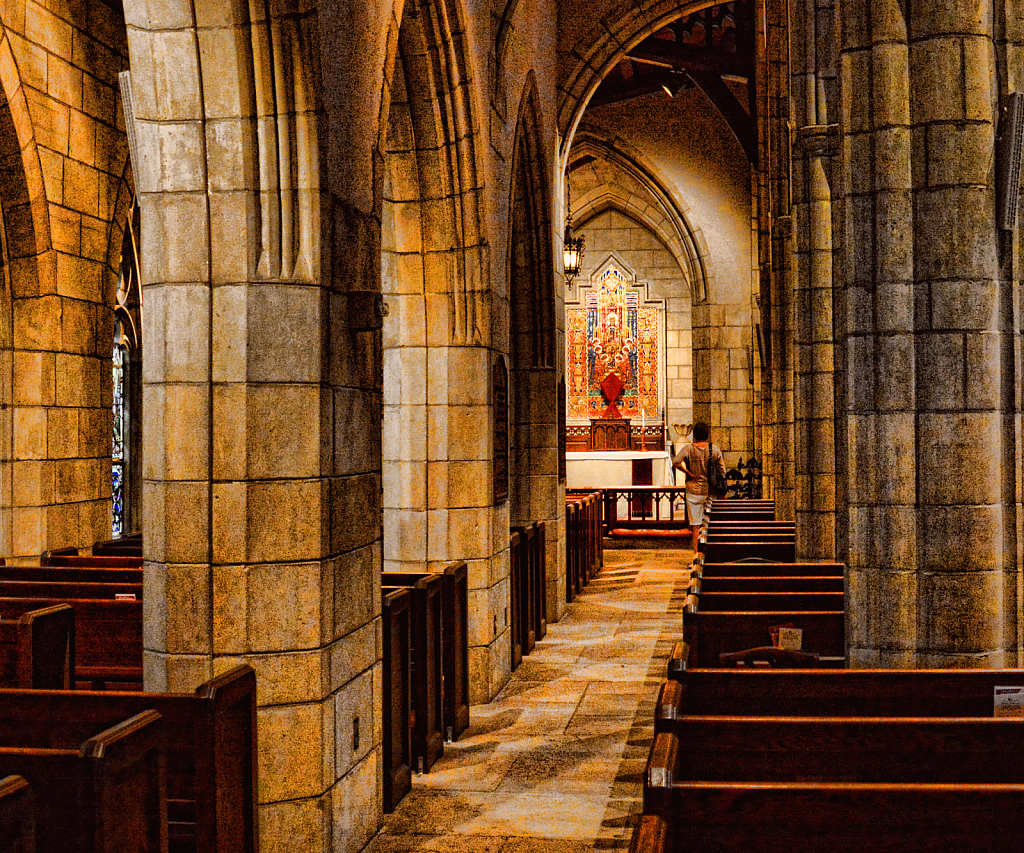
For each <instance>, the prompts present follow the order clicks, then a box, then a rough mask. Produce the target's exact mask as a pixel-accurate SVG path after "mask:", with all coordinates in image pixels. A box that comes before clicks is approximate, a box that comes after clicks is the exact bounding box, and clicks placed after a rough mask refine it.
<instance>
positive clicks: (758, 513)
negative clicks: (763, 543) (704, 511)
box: [708, 502, 775, 521]
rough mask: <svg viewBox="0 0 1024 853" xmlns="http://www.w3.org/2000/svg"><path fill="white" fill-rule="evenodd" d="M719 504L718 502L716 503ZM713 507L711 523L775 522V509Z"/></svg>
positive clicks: (710, 516)
mask: <svg viewBox="0 0 1024 853" xmlns="http://www.w3.org/2000/svg"><path fill="white" fill-rule="evenodd" d="M716 503H717V502H716ZM716 503H713V504H712V505H711V508H710V509H709V510H708V520H709V521H775V509H774V508H769V507H749V508H747V507H741V508H738V509H734V508H732V507H724V506H717V505H716Z"/></svg>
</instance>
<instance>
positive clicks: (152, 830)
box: [0, 693, 167, 853]
mask: <svg viewBox="0 0 1024 853" xmlns="http://www.w3.org/2000/svg"><path fill="white" fill-rule="evenodd" d="M39 695H45V694H44V693H40V694H39ZM6 698H7V697H6V695H5V696H4V697H3V699H0V714H2V715H3V720H4V723H5V725H4V726H3V727H4V731H3V733H2V737H0V776H8V775H18V776H22V777H24V779H25V780H26V781H27V782H28V784H29V785H30V786H31V789H32V793H33V794H34V801H35V811H36V822H35V836H36V839H35V840H36V848H35V849H36V851H37V853H70V851H74V853H163V851H165V850H167V791H166V787H165V777H164V752H163V743H164V722H163V720H162V718H161V716H160V714H159V713H157V712H156V711H154V710H146V711H142V712H141V713H139V714H136V715H134V716H132V717H130V718H127V719H124V720H121V721H119V722H117V723H115V724H114V725H111V726H109V727H107V728H106V729H105V730H103V729H102V726H103V725H105V724H103V723H99V722H98V721H94V720H85V719H83V718H82V717H81V715H77V716H75V717H72V718H70V719H68V720H66V722H68V723H69V725H67V726H66V727H63V728H61V730H60V731H59V732H58V733H56V734H55V736H54V737H52V738H49V739H47V738H40V737H39V732H38V729H37V728H35V727H34V726H32V725H30V724H31V723H33V722H34V720H33V719H32V718H26V719H24V720H22V725H20V726H17V727H15V728H13V730H12V727H11V726H10V725H7V724H6V723H8V722H9V720H10V719H11V713H12V712H11V708H10V706H9V703H8V702H7V701H6ZM76 720H77V721H78V722H80V723H81V725H79V726H73V725H70V723H71V722H72V721H76ZM82 729H84V730H85V731H88V732H91V733H92V734H90V735H89V736H87V737H86V739H84V740H77V741H76V738H80V737H81V730H82ZM97 732H98V733H97Z"/></svg>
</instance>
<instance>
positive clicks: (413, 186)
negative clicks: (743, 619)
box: [380, 0, 509, 702]
mask: <svg viewBox="0 0 1024 853" xmlns="http://www.w3.org/2000/svg"><path fill="white" fill-rule="evenodd" d="M463 22H464V11H463V10H462V9H461V8H460V7H459V5H458V4H457V3H454V2H447V0H424V2H414V3H407V4H406V6H405V8H404V13H403V17H402V20H401V23H400V25H399V26H398V31H397V36H394V42H393V43H394V50H393V54H392V55H393V60H392V67H391V69H390V70H389V74H388V78H387V81H386V84H385V89H384V93H383V96H382V103H381V117H382V127H381V133H380V137H381V139H380V157H381V167H382V172H383V175H382V181H381V183H382V196H381V220H382V230H381V259H382V260H381V269H382V290H383V294H384V298H385V302H386V306H387V308H386V310H387V316H386V317H385V321H384V386H383V387H384V401H383V409H384V426H383V435H384V441H383V452H384V500H385V510H384V561H385V569H392V570H395V569H420V570H422V569H424V568H428V567H432V566H438V565H442V564H444V563H445V562H447V561H450V560H466V561H467V563H468V565H469V587H470V593H469V595H470V613H471V614H472V615H471V617H470V625H469V635H470V659H471V675H470V698H471V700H472V701H473V702H483V701H487V700H489V699H490V698H491V697H493V696H494V694H495V693H496V692H497V690H498V689H499V688H500V687H501V685H502V684H503V683H504V681H505V679H506V678H507V676H508V671H509V666H508V653H507V651H508V642H509V634H508V631H507V630H506V629H507V619H506V615H505V614H506V613H507V607H506V606H505V602H507V600H508V574H509V573H508V558H507V550H508V544H507V539H506V538H505V537H502V536H500V535H498V534H496V533H495V531H500V530H502V529H503V528H504V529H507V527H508V518H507V506H506V505H504V504H499V505H496V501H495V491H494V488H493V478H492V470H493V468H492V466H493V454H494V449H493V444H494V442H493V417H494V415H493V412H494V411H495V409H496V408H497V407H496V406H495V404H494V401H493V399H492V396H493V393H492V389H491V381H490V376H491V367H492V359H493V347H494V341H493V338H492V336H493V330H492V328H491V323H492V320H491V313H490V312H491V308H490V303H489V299H490V296H489V294H488V290H489V287H490V271H489V258H488V254H487V249H486V245H485V241H484V236H483V230H482V229H483V222H482V220H481V210H482V205H483V196H482V187H481V185H480V176H479V168H478V162H477V159H478V156H479V155H478V153H477V145H478V142H477V132H476V129H475V128H476V123H475V121H474V119H473V114H474V106H473V104H472V102H471V98H470V92H471V83H472V81H473V74H472V70H471V66H470V63H469V59H468V56H467V55H466V47H467V46H466V44H465V37H466V33H465V27H464V23H463ZM502 649H504V650H505V651H504V652H502V651H501V650H502Z"/></svg>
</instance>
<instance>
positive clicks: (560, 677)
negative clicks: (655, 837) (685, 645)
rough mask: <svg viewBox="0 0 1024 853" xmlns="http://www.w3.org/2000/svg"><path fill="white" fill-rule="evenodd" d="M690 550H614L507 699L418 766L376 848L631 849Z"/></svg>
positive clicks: (484, 710) (506, 852) (460, 852)
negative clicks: (422, 770) (427, 764)
mask: <svg viewBox="0 0 1024 853" xmlns="http://www.w3.org/2000/svg"><path fill="white" fill-rule="evenodd" d="M691 557H692V554H690V553H689V552H686V551H608V552H605V568H604V570H603V571H602V572H601V574H600V575H599V576H598V577H596V578H595V579H594V580H593V581H591V583H590V585H589V586H588V587H587V589H586V590H585V591H584V592H583V594H582V595H581V596H580V597H579V598H577V599H576V601H575V602H573V603H572V604H571V605H569V610H568V612H567V613H566V615H565V616H564V617H563V618H562V620H561V621H560V622H558V623H556V624H553V625H550V626H549V627H548V633H547V637H545V639H544V640H542V641H541V642H540V643H538V644H537V648H536V649H535V650H534V651H533V652H532V653H531V654H530V655H529V656H528V657H526V658H524V660H523V663H522V664H521V665H520V667H519V669H517V670H516V671H515V672H514V673H513V674H512V677H511V679H510V680H509V682H508V684H507V685H506V686H505V688H504V689H503V690H502V692H501V693H500V694H499V695H498V697H497V698H496V699H495V701H494V702H491V703H490V704H488V705H476V706H473V708H472V709H471V712H470V723H471V727H470V729H469V730H468V731H466V732H465V733H464V734H463V736H462V737H461V738H460V739H459V740H458V741H457V742H455V743H453V744H448V745H446V746H445V754H444V757H443V758H442V759H441V760H440V761H438V762H437V763H436V764H435V765H434V768H433V769H432V770H431V772H430V773H427V774H424V775H422V776H414V777H413V789H412V791H411V792H410V793H409V794H408V795H407V796H406V797H405V799H404V800H403V801H402V802H401V804H400V805H399V807H398V810H397V811H396V812H395V813H394V814H392V815H388V816H386V818H385V825H384V830H383V831H382V832H381V834H380V835H379V836H378V837H377V839H376V840H375V841H374V843H373V844H372V845H371V847H370V848H369V851H368V853H411V851H419V850H432V851H452V853H456V852H457V853H530V851H551V853H554V851H556V850H557V851H558V853H582V851H588V850H620V849H623V850H624V849H625V848H626V847H627V846H628V845H629V837H630V833H631V831H632V826H633V822H634V820H635V816H636V815H637V814H639V813H640V807H641V793H642V776H643V768H644V763H645V761H646V759H647V753H648V751H649V750H650V744H651V738H652V736H653V730H654V727H653V709H654V702H655V699H656V697H657V692H658V687H659V685H660V684H661V682H662V681H663V680H664V678H665V667H666V661H667V658H668V655H669V653H670V651H671V649H672V645H673V644H674V643H675V642H676V641H677V640H678V639H679V636H680V632H681V619H682V616H681V613H682V605H683V598H684V597H685V590H686V581H687V579H688V577H689V571H688V566H689V563H690V558H691Z"/></svg>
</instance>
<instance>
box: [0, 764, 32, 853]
mask: <svg viewBox="0 0 1024 853" xmlns="http://www.w3.org/2000/svg"><path fill="white" fill-rule="evenodd" d="M35 849H36V802H35V795H34V794H33V793H32V788H31V786H30V785H29V784H28V782H27V781H25V778H24V777H23V776H7V777H6V778H4V779H0V850H5V851H8V853H35Z"/></svg>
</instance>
